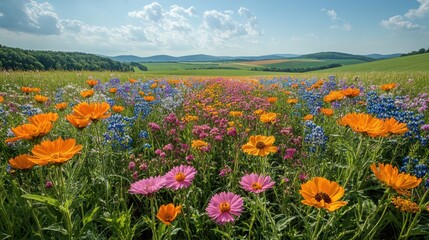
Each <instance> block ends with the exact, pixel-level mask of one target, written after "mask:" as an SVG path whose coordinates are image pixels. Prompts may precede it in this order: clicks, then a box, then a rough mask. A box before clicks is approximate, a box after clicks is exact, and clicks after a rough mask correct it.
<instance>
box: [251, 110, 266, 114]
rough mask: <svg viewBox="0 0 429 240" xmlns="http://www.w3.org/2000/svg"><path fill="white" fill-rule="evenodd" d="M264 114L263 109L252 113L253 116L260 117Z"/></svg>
mask: <svg viewBox="0 0 429 240" xmlns="http://www.w3.org/2000/svg"><path fill="white" fill-rule="evenodd" d="M264 113H265V110H264V109H257V110H255V111H254V112H253V114H255V115H261V114H264Z"/></svg>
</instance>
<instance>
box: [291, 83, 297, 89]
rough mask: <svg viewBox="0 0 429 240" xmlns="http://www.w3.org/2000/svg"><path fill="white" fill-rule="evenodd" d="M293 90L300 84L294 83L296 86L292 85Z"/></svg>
mask: <svg viewBox="0 0 429 240" xmlns="http://www.w3.org/2000/svg"><path fill="white" fill-rule="evenodd" d="M290 86H291V87H292V88H298V86H299V85H298V83H294V84H292V85H290Z"/></svg>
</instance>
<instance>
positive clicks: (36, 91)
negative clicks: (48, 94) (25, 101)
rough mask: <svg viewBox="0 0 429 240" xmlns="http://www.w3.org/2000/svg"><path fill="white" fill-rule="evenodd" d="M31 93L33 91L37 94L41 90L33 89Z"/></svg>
mask: <svg viewBox="0 0 429 240" xmlns="http://www.w3.org/2000/svg"><path fill="white" fill-rule="evenodd" d="M31 91H32V92H35V93H38V92H40V91H41V90H40V88H31Z"/></svg>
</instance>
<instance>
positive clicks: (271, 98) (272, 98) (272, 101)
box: [267, 97, 277, 103]
mask: <svg viewBox="0 0 429 240" xmlns="http://www.w3.org/2000/svg"><path fill="white" fill-rule="evenodd" d="M267 100H268V102H269V103H275V102H276V101H277V98H276V97H269V98H268V99H267Z"/></svg>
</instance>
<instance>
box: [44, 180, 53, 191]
mask: <svg viewBox="0 0 429 240" xmlns="http://www.w3.org/2000/svg"><path fill="white" fill-rule="evenodd" d="M53 186H54V184H53V183H52V182H51V181H47V182H46V183H45V188H47V189H49V188H52V187H53Z"/></svg>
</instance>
